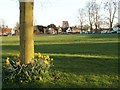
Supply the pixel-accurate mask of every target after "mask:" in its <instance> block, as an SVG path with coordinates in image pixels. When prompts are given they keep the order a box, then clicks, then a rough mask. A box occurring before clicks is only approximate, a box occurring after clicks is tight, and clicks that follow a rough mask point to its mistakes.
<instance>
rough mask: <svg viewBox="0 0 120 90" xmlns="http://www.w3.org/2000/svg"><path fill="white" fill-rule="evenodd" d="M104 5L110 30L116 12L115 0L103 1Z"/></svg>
mask: <svg viewBox="0 0 120 90" xmlns="http://www.w3.org/2000/svg"><path fill="white" fill-rule="evenodd" d="M104 6H105V9H106V10H107V12H108V16H107V18H108V20H109V29H110V30H112V27H113V22H114V19H115V15H116V12H117V0H108V1H107V2H105V5H104Z"/></svg>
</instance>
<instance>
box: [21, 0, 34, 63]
mask: <svg viewBox="0 0 120 90" xmlns="http://www.w3.org/2000/svg"><path fill="white" fill-rule="evenodd" d="M19 3H20V60H21V62H22V63H23V64H29V63H31V62H33V58H34V39H33V29H34V26H33V6H34V0H19Z"/></svg>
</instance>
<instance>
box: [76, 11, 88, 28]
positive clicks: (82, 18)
mask: <svg viewBox="0 0 120 90" xmlns="http://www.w3.org/2000/svg"><path fill="white" fill-rule="evenodd" d="M84 11H85V10H84V9H79V11H78V12H79V16H78V19H79V22H80V26H81V30H83V23H84V22H85V16H86V14H85V12H84Z"/></svg>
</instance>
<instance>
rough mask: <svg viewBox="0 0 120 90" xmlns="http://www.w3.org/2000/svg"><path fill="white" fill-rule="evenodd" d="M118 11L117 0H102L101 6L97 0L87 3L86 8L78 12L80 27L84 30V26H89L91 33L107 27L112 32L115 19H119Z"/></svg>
mask: <svg viewBox="0 0 120 90" xmlns="http://www.w3.org/2000/svg"><path fill="white" fill-rule="evenodd" d="M117 10H118V1H117V0H102V1H101V3H99V4H98V3H97V2H96V0H92V1H91V2H87V3H86V6H85V7H84V8H79V10H78V13H79V16H78V19H79V23H80V27H81V29H83V28H84V25H88V26H89V27H90V31H91V32H92V31H93V30H94V31H95V32H97V31H98V30H100V29H102V28H106V27H107V28H109V30H112V29H113V25H114V23H115V19H117V18H118V17H117V13H118V12H117ZM116 24H117V23H116Z"/></svg>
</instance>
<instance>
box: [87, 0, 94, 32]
mask: <svg viewBox="0 0 120 90" xmlns="http://www.w3.org/2000/svg"><path fill="white" fill-rule="evenodd" d="M87 12H88V21H89V24H90V31H91V32H92V31H93V23H94V7H93V2H89V3H87Z"/></svg>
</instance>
